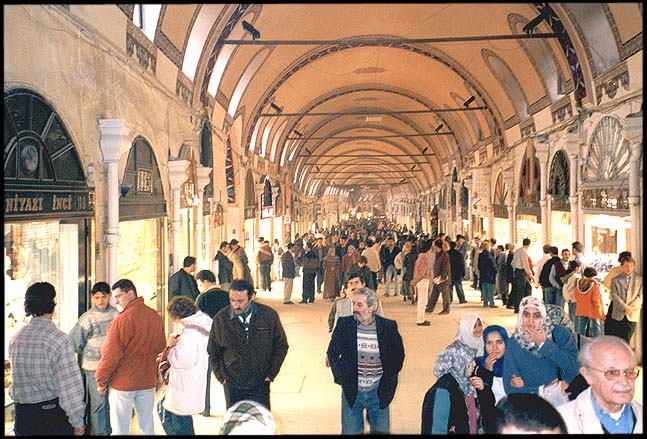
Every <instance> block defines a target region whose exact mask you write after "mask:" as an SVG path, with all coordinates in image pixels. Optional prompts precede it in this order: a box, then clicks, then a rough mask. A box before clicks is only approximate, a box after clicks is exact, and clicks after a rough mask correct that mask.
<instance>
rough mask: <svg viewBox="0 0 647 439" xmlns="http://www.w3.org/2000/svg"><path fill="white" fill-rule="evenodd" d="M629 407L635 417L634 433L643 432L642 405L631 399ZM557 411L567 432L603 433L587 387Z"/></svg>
mask: <svg viewBox="0 0 647 439" xmlns="http://www.w3.org/2000/svg"><path fill="white" fill-rule="evenodd" d="M631 408H632V410H633V412H634V416H635V417H636V425H635V426H634V431H633V433H634V434H639V433H642V432H643V407H642V404H640V403H639V402H638V401H635V400H634V401H631ZM557 411H558V412H559V414H560V415H562V418H564V422H565V423H566V429H567V431H568V434H604V430H602V424H600V421H598V418H597V416H596V415H595V410H594V409H593V404H592V403H591V388H590V387H589V388H588V389H586V390H585V391H583V392H582V393H580V395H579V396H578V397H577V398H575V400H573V401H571V402H567V403H566V404H562V405H560V406H559V407H557Z"/></svg>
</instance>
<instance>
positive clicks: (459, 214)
mask: <svg viewBox="0 0 647 439" xmlns="http://www.w3.org/2000/svg"><path fill="white" fill-rule="evenodd" d="M461 186H462V185H461V183H458V182H454V183H452V185H451V186H450V187H451V190H452V191H454V192H455V193H456V218H455V221H454V230H452V231H451V232H448V234H449V233H451V236H452V237H453V236H456V235H457V234H459V233H460V234H463V206H462V205H461ZM467 216H468V218H469V211H468V215H467ZM450 221H451V220H450Z"/></svg>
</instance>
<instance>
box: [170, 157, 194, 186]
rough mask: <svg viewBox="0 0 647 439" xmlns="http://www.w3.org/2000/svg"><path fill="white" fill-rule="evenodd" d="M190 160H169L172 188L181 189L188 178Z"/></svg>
mask: <svg viewBox="0 0 647 439" xmlns="http://www.w3.org/2000/svg"><path fill="white" fill-rule="evenodd" d="M189 163H190V162H189V161H188V160H169V162H168V177H169V182H170V184H171V189H172V190H180V189H181V188H182V183H184V182H185V181H186V179H187V169H188V168H189Z"/></svg>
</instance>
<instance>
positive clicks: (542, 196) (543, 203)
mask: <svg viewBox="0 0 647 439" xmlns="http://www.w3.org/2000/svg"><path fill="white" fill-rule="evenodd" d="M548 148H549V143H548V142H547V141H537V142H535V155H536V156H537V158H538V159H539V206H540V208H541V239H542V245H543V244H550V243H551V239H550V212H549V211H548V198H547V196H546V195H547V192H548V190H547V188H548Z"/></svg>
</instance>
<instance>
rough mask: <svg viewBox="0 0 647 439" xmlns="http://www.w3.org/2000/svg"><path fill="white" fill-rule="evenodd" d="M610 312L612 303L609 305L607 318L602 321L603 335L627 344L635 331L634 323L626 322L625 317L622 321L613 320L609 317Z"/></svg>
mask: <svg viewBox="0 0 647 439" xmlns="http://www.w3.org/2000/svg"><path fill="white" fill-rule="evenodd" d="M612 312H613V302H612V303H611V305H609V310H608V311H607V318H606V319H605V320H604V335H615V336H616V337H620V338H621V339H623V340H624V341H626V342H627V343H629V340H631V336H633V335H634V331H635V330H636V322H630V321H629V320H627V316H624V317H623V318H622V320H614V319H613V318H612V317H611V314H612Z"/></svg>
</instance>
